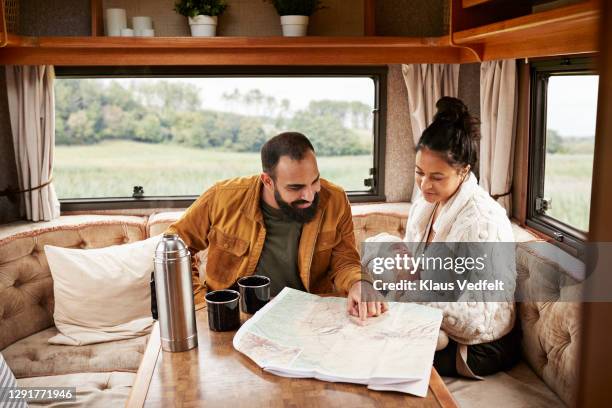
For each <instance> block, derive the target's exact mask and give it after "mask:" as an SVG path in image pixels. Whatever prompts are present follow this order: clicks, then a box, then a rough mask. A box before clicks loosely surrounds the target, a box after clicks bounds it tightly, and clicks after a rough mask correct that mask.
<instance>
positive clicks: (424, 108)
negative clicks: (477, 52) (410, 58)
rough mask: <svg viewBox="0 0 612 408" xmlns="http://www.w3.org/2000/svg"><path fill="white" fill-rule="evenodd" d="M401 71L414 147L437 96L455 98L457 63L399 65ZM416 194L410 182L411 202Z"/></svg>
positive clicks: (457, 86) (432, 109)
mask: <svg viewBox="0 0 612 408" xmlns="http://www.w3.org/2000/svg"><path fill="white" fill-rule="evenodd" d="M402 74H403V75H404V81H405V82H406V89H407V90H408V107H409V109H410V125H411V127H412V143H413V144H414V146H416V144H417V143H418V141H419V139H420V137H421V134H422V133H423V131H424V130H425V128H427V126H429V124H430V123H431V122H432V121H433V117H434V114H435V113H436V102H437V101H438V99H440V98H441V97H443V96H453V97H457V93H458V88H459V64H410V65H402ZM419 194H420V192H419V189H418V188H417V187H416V185H414V186H413V188H412V199H411V201H412V202H414V200H416V198H417V197H418V196H419Z"/></svg>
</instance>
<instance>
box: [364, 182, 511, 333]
mask: <svg viewBox="0 0 612 408" xmlns="http://www.w3.org/2000/svg"><path fill="white" fill-rule="evenodd" d="M434 207H435V204H431V203H428V202H427V201H425V199H423V198H422V197H420V198H419V199H417V200H416V201H415V202H414V203H413V205H412V207H411V208H410V213H409V215H408V224H407V226H406V236H405V237H404V241H405V242H412V243H414V242H420V241H421V240H423V239H424V235H425V232H426V228H427V225H428V223H429V220H430V218H431V215H432V212H433V210H434ZM433 230H434V231H435V236H434V239H433V242H513V241H514V235H513V233H512V227H511V225H510V220H509V219H508V217H507V216H506V211H505V210H504V208H503V207H502V206H500V205H499V204H498V203H497V202H496V201H495V200H493V199H492V198H491V197H490V196H489V194H488V193H487V192H486V191H485V190H483V189H482V188H481V187H480V186H479V185H478V183H477V181H476V177H475V176H474V174H472V173H470V175H469V177H468V178H467V179H466V180H465V181H464V182H463V183H462V185H461V186H460V188H459V190H458V191H457V192H456V193H455V194H454V195H453V196H452V197H451V198H450V199H449V200H448V201H447V202H446V203H445V204H444V206H443V207H442V208H441V209H440V212H439V215H438V217H437V219H436V221H435V222H434V224H433ZM388 241H399V239H398V238H397V237H394V236H392V235H389V234H379V235H377V236H375V237H372V238H369V239H368V240H367V242H388ZM373 256H375V255H373V254H368V253H365V254H364V258H363V263H364V264H365V265H368V263H369V262H370V261H371V259H372V258H373ZM497 266H498V265H496V267H497ZM497 269H499V268H497ZM503 269H504V270H503V272H501V274H502V275H503V276H504V281H505V282H506V284H507V285H510V287H507V289H508V290H509V291H510V294H512V293H513V291H514V285H515V278H516V269H515V266H514V257H512V260H511V262H507V263H506V264H504V265H503ZM495 273H496V276H498V274H500V272H499V271H498V270H496V271H495ZM486 298H487V294H486V292H484V293H483V294H482V297H481V298H480V299H473V298H470V299H469V301H468V299H465V300H466V301H465V302H464V301H461V302H424V303H425V304H427V305H428V306H432V307H436V308H439V309H442V311H443V312H444V319H443V321H442V330H443V331H444V332H445V333H446V334H447V335H448V336H449V337H450V338H452V339H454V340H455V341H457V342H458V343H461V344H467V345H470V344H480V343H485V342H489V341H493V340H496V339H499V338H500V337H502V336H504V335H505V334H507V333H508V332H509V331H510V330H511V329H512V326H513V325H514V318H515V310H514V302H513V301H512V299H511V298H509V299H508V300H509V301H508V302H492V301H487V299H486ZM460 299H461V298H460ZM497 300H499V298H497Z"/></svg>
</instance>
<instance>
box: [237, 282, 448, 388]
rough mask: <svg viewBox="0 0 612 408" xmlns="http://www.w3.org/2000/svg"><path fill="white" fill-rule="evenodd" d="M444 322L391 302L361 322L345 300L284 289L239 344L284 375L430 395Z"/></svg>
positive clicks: (436, 313)
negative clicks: (384, 309)
mask: <svg viewBox="0 0 612 408" xmlns="http://www.w3.org/2000/svg"><path fill="white" fill-rule="evenodd" d="M441 322H442V312H441V311H440V310H439V309H435V308H431V307H427V306H422V305H418V304H412V303H389V311H387V312H386V313H384V314H383V315H382V316H379V317H375V318H368V319H367V320H366V322H365V324H363V323H360V322H359V321H358V320H357V319H356V318H354V317H352V316H350V315H349V314H348V313H347V311H346V298H338V297H320V296H317V295H312V294H309V293H306V292H302V291H299V290H295V289H290V288H285V289H283V290H282V292H281V293H279V295H278V296H276V297H275V298H274V299H273V300H272V301H271V302H270V303H268V304H267V305H266V306H265V307H263V308H262V309H261V310H260V311H259V312H257V313H256V314H255V315H254V316H253V317H251V318H250V319H249V320H248V321H247V322H245V323H244V324H243V325H242V327H241V328H240V330H238V332H237V333H236V335H235V336H234V341H233V344H234V348H235V349H236V350H238V351H240V352H241V353H243V354H245V355H246V356H247V357H249V358H250V359H251V360H253V361H254V362H255V363H256V364H257V365H259V366H260V367H262V368H263V369H264V370H266V371H269V372H271V373H273V374H277V375H280V376H285V377H295V378H317V379H320V380H324V381H334V382H335V381H338V382H350V383H357V384H364V385H367V386H368V388H370V389H374V390H381V391H386V390H388V391H400V392H406V393H410V394H414V395H418V396H425V395H426V394H427V387H428V385H429V376H430V373H431V367H432V363H433V356H434V352H435V348H436V343H437V339H438V332H439V330H440V324H441Z"/></svg>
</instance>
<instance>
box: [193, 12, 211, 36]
mask: <svg viewBox="0 0 612 408" xmlns="http://www.w3.org/2000/svg"><path fill="white" fill-rule="evenodd" d="M188 18H189V28H191V36H192V37H214V36H215V35H216V33H217V16H214V17H211V16H204V15H199V16H195V17H188Z"/></svg>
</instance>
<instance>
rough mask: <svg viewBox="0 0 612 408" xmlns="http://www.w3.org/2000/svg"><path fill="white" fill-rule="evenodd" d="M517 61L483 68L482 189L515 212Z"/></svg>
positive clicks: (488, 63) (481, 76) (481, 68)
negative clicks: (514, 172) (513, 182)
mask: <svg viewBox="0 0 612 408" xmlns="http://www.w3.org/2000/svg"><path fill="white" fill-rule="evenodd" d="M517 93H518V85H517V75H516V61H515V60H503V61H488V62H483V63H482V64H481V66H480V121H481V126H480V131H481V140H480V166H479V170H480V182H479V183H480V186H481V187H482V188H484V189H485V190H486V191H487V192H488V193H489V194H490V195H491V197H493V198H494V199H496V200H497V202H498V203H499V204H501V205H502V206H503V207H504V208H505V209H506V212H507V213H508V214H510V213H511V211H512V208H511V206H512V195H511V194H512V193H511V192H512V169H513V162H514V144H515V134H516V112H517V106H516V105H517Z"/></svg>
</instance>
